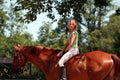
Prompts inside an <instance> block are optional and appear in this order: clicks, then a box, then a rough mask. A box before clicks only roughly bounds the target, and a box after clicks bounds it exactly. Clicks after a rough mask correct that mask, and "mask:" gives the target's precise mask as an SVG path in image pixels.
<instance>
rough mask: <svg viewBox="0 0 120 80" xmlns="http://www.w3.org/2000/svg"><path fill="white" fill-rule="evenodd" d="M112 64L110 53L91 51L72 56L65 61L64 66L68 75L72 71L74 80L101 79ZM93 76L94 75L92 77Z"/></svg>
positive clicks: (107, 72)
mask: <svg viewBox="0 0 120 80" xmlns="http://www.w3.org/2000/svg"><path fill="white" fill-rule="evenodd" d="M113 65H114V63H113V60H112V58H111V54H108V53H106V52H102V51H93V52H88V53H84V54H79V55H76V56H74V57H73V58H72V59H70V60H69V61H68V62H67V63H66V68H67V70H68V73H67V74H68V76H69V75H70V74H71V73H74V76H76V77H75V78H76V80H78V78H79V79H81V80H103V79H104V78H105V76H107V75H108V74H109V72H110V71H111V69H112V68H113ZM82 74H84V75H82ZM85 74H86V75H85ZM79 75H82V76H79ZM71 76H72V75H71ZM71 76H70V77H71ZM94 76H96V77H95V78H94ZM88 78H89V79H88Z"/></svg>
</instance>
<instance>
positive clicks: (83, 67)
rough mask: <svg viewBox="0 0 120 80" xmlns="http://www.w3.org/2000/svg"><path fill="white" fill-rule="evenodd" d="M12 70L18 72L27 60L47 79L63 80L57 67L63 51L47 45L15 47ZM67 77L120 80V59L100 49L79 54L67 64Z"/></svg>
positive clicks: (74, 78) (85, 79)
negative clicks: (60, 53) (58, 54)
mask: <svg viewBox="0 0 120 80" xmlns="http://www.w3.org/2000/svg"><path fill="white" fill-rule="evenodd" d="M14 48H15V54H14V60H13V63H12V71H13V72H19V71H20V70H21V68H22V67H23V66H25V64H26V63H27V62H31V63H33V64H34V65H35V66H36V67H37V68H39V69H40V70H42V72H43V73H44V75H45V77H46V80H60V68H59V66H57V64H58V61H59V59H60V58H59V57H57V53H59V52H60V50H57V49H53V48H49V47H46V46H21V45H19V46H14ZM65 67H66V72H67V80H120V59H119V57H117V56H116V55H114V54H110V53H107V52H103V51H100V50H96V51H92V52H86V53H83V54H78V55H76V56H74V57H72V58H71V59H70V60H68V61H67V62H66V63H65Z"/></svg>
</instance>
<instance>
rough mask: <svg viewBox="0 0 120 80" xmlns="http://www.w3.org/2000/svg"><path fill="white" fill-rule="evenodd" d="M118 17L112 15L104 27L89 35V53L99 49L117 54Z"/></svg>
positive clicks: (119, 26) (119, 31)
mask: <svg viewBox="0 0 120 80" xmlns="http://www.w3.org/2000/svg"><path fill="white" fill-rule="evenodd" d="M119 20H120V16H116V15H112V16H111V17H110V21H109V23H108V24H107V25H106V26H103V27H102V28H101V29H100V30H95V31H93V32H91V33H89V35H88V37H87V39H88V45H89V46H88V48H89V50H90V51H93V50H96V49H99V50H102V51H106V52H111V53H116V54H119V50H120V49H119V46H118V44H119V34H120V23H119Z"/></svg>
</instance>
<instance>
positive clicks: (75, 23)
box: [67, 19, 78, 30]
mask: <svg viewBox="0 0 120 80" xmlns="http://www.w3.org/2000/svg"><path fill="white" fill-rule="evenodd" d="M71 20H73V21H75V22H74V25H75V27H76V28H75V29H76V30H77V29H78V26H77V21H76V20H75V19H70V20H69V21H68V23H67V27H68V26H69V23H70V22H71Z"/></svg>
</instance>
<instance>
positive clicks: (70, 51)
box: [57, 19, 79, 80]
mask: <svg viewBox="0 0 120 80" xmlns="http://www.w3.org/2000/svg"><path fill="white" fill-rule="evenodd" d="M67 28H68V29H69V31H70V36H69V38H68V39H67V42H66V44H65V45H64V48H63V49H62V51H61V52H60V53H58V54H57V56H58V57H60V56H62V55H63V56H62V57H61V59H60V60H59V62H58V65H59V67H60V70H61V79H60V80H66V70H65V67H64V63H65V62H66V61H68V60H69V59H70V58H71V57H73V56H75V55H77V54H78V53H79V49H78V32H77V22H76V21H75V20H74V19H70V20H69V21H68V24H67ZM63 53H65V54H63Z"/></svg>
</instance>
